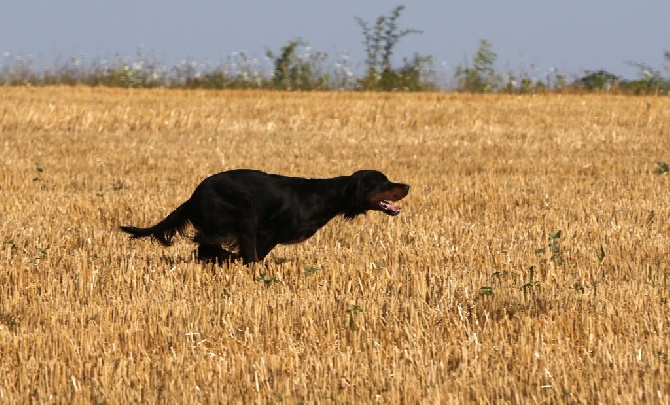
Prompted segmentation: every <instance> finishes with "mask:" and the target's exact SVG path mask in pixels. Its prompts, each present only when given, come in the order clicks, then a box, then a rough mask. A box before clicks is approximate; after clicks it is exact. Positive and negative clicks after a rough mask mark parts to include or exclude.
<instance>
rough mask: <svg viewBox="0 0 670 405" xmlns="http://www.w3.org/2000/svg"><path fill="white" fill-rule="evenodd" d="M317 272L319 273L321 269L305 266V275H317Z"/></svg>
mask: <svg viewBox="0 0 670 405" xmlns="http://www.w3.org/2000/svg"><path fill="white" fill-rule="evenodd" d="M317 271H319V269H318V268H316V267H313V266H305V275H310V274H314V273H316V272H317Z"/></svg>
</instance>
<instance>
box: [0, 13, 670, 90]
mask: <svg viewBox="0 0 670 405" xmlns="http://www.w3.org/2000/svg"><path fill="white" fill-rule="evenodd" d="M0 4H1V5H2V13H0V53H2V54H5V55H6V54H10V55H13V56H24V57H25V56H28V55H31V56H32V57H33V58H34V59H35V60H36V61H37V62H38V63H44V64H49V63H52V62H53V61H54V60H56V58H61V59H63V58H69V57H79V56H80V55H82V54H85V55H87V58H89V59H93V58H96V57H98V58H109V57H111V56H113V55H115V54H116V53H119V54H122V55H130V56H135V55H136V54H137V51H138V49H139V48H140V47H142V49H143V50H144V52H145V53H147V54H151V55H154V56H155V57H156V58H157V59H158V60H159V61H161V62H162V63H165V64H167V65H173V64H176V63H179V61H181V60H196V61H198V62H201V63H204V62H211V63H214V64H216V63H219V62H223V61H225V59H226V57H227V56H229V55H230V54H232V53H233V52H238V51H240V50H246V51H247V53H248V54H249V55H250V56H252V57H256V58H259V59H262V58H263V57H264V56H265V49H266V47H267V48H269V49H272V50H275V51H277V50H278V49H279V48H280V47H281V45H283V44H285V43H286V42H287V41H289V40H292V39H295V38H297V37H300V38H302V39H303V40H305V41H307V42H309V44H310V45H311V47H312V48H313V49H314V50H317V51H321V52H326V53H328V54H329V55H337V54H339V53H341V52H342V50H345V49H346V50H348V51H349V54H350V58H351V59H350V60H351V65H352V66H353V67H354V68H355V69H361V68H362V65H363V61H364V48H363V45H362V39H363V36H362V34H361V30H360V27H359V26H358V24H357V22H356V20H355V17H361V18H363V19H364V20H367V21H369V22H374V20H375V18H376V17H377V16H380V15H388V14H389V13H390V11H391V10H392V9H393V8H394V7H395V6H396V5H398V4H405V5H406V7H407V8H406V9H405V11H404V12H403V14H402V16H401V17H400V19H399V24H400V26H401V28H415V29H419V30H422V31H423V34H421V35H413V36H408V37H405V38H403V39H402V40H401V42H400V44H399V46H398V47H397V52H396V58H395V61H396V64H397V63H398V62H400V61H401V59H402V57H403V56H411V55H412V54H413V53H414V52H418V53H419V54H421V55H432V56H434V57H435V60H436V63H437V65H438V66H441V68H442V69H445V72H446V74H453V72H454V68H455V67H456V65H458V64H461V63H463V61H464V60H466V59H467V60H471V58H472V56H473V54H474V52H475V50H476V48H477V46H478V44H479V40H480V39H482V38H484V39H487V40H488V41H490V42H492V43H493V50H494V51H495V52H496V53H497V54H498V62H497V67H498V69H500V70H512V71H516V72H519V71H525V72H529V73H531V74H535V75H537V76H542V75H543V72H546V71H547V70H548V69H549V68H556V69H558V70H559V72H563V73H568V74H573V75H576V74H579V73H581V72H583V71H584V70H597V69H601V68H603V69H606V70H609V71H611V72H613V73H615V74H618V75H623V76H624V77H626V78H635V77H636V75H637V72H638V71H637V69H636V68H633V67H631V66H630V65H629V63H628V62H629V61H633V62H642V63H645V64H648V65H651V66H652V67H654V68H655V69H658V70H663V68H664V59H663V52H664V50H670V1H669V0H636V1H632V0H631V1H621V0H581V1H577V0H564V1H545V0H505V1H500V0H486V1H476V0H475V1H470V2H467V1H459V2H451V1H444V0H442V1H440V0H424V1H421V0H418V1H414V2H405V3H396V2H387V1H381V0H358V1H352V0H337V1H335V0H328V1H319V0H294V1H280V0H275V1H271V0H266V1H260V0H246V1H215V0H198V1H185V0H161V1H157V0H132V1H130V0H118V1H111V0H21V1H18V0H0ZM5 57H6V56H5ZM0 63H2V60H1V59H0ZM663 73H665V74H666V76H667V75H670V72H668V71H663Z"/></svg>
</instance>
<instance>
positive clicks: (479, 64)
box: [454, 39, 502, 93]
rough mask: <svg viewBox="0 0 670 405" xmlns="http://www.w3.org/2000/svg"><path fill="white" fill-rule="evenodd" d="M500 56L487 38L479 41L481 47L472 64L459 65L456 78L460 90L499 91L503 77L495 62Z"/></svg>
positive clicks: (475, 91) (477, 91)
mask: <svg viewBox="0 0 670 405" xmlns="http://www.w3.org/2000/svg"><path fill="white" fill-rule="evenodd" d="M497 58H498V56H497V55H496V53H495V52H493V44H492V43H491V42H489V41H487V40H485V39H481V40H480V41H479V47H478V48H477V52H476V53H475V56H474V58H473V60H472V64H471V65H468V64H467V63H466V64H465V66H463V65H459V66H458V67H457V68H456V73H455V75H454V76H455V79H456V81H457V88H458V90H459V91H465V92H470V93H491V92H495V91H498V90H499V89H500V86H501V83H502V77H501V76H500V75H499V74H498V73H496V71H495V68H494V66H493V65H494V63H495V61H496V59H497Z"/></svg>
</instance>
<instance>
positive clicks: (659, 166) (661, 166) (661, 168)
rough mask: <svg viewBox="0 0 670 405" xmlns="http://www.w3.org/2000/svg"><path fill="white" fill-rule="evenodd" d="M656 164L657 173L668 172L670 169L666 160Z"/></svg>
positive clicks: (655, 171)
mask: <svg viewBox="0 0 670 405" xmlns="http://www.w3.org/2000/svg"><path fill="white" fill-rule="evenodd" d="M656 166H657V167H656V170H654V173H656V174H666V173H668V172H669V171H670V165H668V164H667V163H666V162H656Z"/></svg>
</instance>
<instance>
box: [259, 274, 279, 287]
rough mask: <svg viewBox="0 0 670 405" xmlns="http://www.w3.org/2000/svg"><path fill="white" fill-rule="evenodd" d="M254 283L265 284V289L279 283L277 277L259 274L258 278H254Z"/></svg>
mask: <svg viewBox="0 0 670 405" xmlns="http://www.w3.org/2000/svg"><path fill="white" fill-rule="evenodd" d="M254 281H262V282H264V283H265V286H266V287H269V286H271V285H273V284H278V283H280V282H281V281H280V280H279V279H278V278H277V276H269V275H267V274H265V273H261V274H259V275H258V276H256V277H254Z"/></svg>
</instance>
